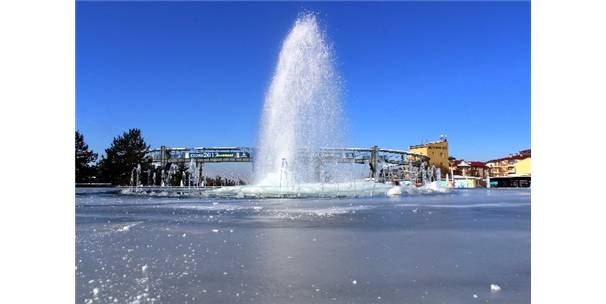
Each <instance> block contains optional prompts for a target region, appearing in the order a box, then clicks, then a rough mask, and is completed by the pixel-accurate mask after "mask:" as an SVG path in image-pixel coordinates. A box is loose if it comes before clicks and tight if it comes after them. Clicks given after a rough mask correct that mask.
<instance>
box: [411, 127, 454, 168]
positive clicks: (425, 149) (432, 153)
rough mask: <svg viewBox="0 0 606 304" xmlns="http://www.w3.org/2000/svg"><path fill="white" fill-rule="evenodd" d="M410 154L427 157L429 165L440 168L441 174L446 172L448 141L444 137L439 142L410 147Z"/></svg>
mask: <svg viewBox="0 0 606 304" xmlns="http://www.w3.org/2000/svg"><path fill="white" fill-rule="evenodd" d="M408 151H409V152H410V153H416V154H421V155H425V156H429V165H430V166H431V165H434V166H436V168H440V171H442V172H443V173H447V172H448V140H446V137H445V136H441V137H440V139H439V140H437V141H433V142H429V143H425V144H421V145H416V146H410V149H409V150H408Z"/></svg>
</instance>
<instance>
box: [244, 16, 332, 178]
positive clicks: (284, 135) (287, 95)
mask: <svg viewBox="0 0 606 304" xmlns="http://www.w3.org/2000/svg"><path fill="white" fill-rule="evenodd" d="M340 95H341V86H340V80H339V76H338V75H337V73H336V70H335V67H334V62H333V52H332V49H331V48H330V47H329V46H328V44H327V42H326V39H325V37H324V34H323V32H322V31H321V30H320V28H319V25H318V21H317V18H316V16H315V15H314V14H311V13H306V14H303V15H301V16H300V17H299V18H298V19H297V20H296V22H295V24H294V26H293V28H292V29H291V30H290V32H289V34H288V36H287V37H286V39H285V40H284V42H283V44H282V49H281V51H280V55H279V58H278V63H277V66H276V70H275V72H274V75H273V79H272V82H271V85H270V87H269V90H268V93H267V95H266V98H265V105H264V108H263V118H262V123H261V128H260V134H259V139H258V145H257V147H258V151H257V155H256V160H255V161H256V163H255V183H256V184H257V185H264V186H279V185H281V184H286V185H293V184H300V183H308V182H319V181H316V180H315V178H314V177H315V175H314V165H313V162H312V161H310V155H312V154H313V153H314V152H317V151H318V149H319V148H321V147H327V146H340V144H341V143H342V133H343V132H342V128H341V125H342V115H341V111H342V110H341V101H340ZM283 160H286V161H287V162H288V164H289V165H288V166H286V167H284V166H283ZM283 178H284V179H285V180H282V179H283Z"/></svg>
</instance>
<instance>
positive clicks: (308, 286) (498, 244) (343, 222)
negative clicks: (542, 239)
mask: <svg viewBox="0 0 606 304" xmlns="http://www.w3.org/2000/svg"><path fill="white" fill-rule="evenodd" d="M75 264H76V270H75V271H76V303H475V302H478V303H486V302H490V303H529V302H530V190H509V189H489V190H487V189H474V190H455V191H453V192H452V193H449V194H433V195H413V196H398V197H390V198H388V197H374V198H352V199H349V198H348V199H273V200H272V199H266V200H250V199H232V200H228V199H199V198H198V199H196V198H171V197H141V196H128V195H121V194H119V190H117V189H115V188H114V189H111V188H110V189H77V191H76V261H75ZM491 284H496V285H498V286H499V287H500V288H501V290H500V291H494V290H493V291H491V287H490V286H491Z"/></svg>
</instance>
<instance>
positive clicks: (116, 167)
mask: <svg viewBox="0 0 606 304" xmlns="http://www.w3.org/2000/svg"><path fill="white" fill-rule="evenodd" d="M148 150H149V146H148V145H147V144H146V143H145V140H144V139H143V137H142V136H141V130H139V129H130V130H128V132H124V134H122V136H118V137H115V138H114V140H113V142H112V144H111V146H110V147H109V148H107V149H105V156H104V157H102V159H101V161H100V163H99V167H100V173H101V175H102V177H103V179H104V180H105V181H107V182H111V183H112V184H113V185H128V184H129V183H130V177H131V173H132V171H133V169H134V168H135V167H136V166H137V165H138V164H141V166H142V170H146V169H147V167H148V163H149V161H148V160H147V159H145V156H146V154H147V151H148Z"/></svg>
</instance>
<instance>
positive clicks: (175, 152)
mask: <svg viewBox="0 0 606 304" xmlns="http://www.w3.org/2000/svg"><path fill="white" fill-rule="evenodd" d="M299 153H300V154H301V157H303V158H309V159H310V160H315V161H317V162H319V163H348V164H352V163H353V164H367V165H368V166H369V170H370V176H371V177H376V176H377V172H378V171H379V170H380V168H379V164H383V165H390V166H391V167H403V166H414V167H417V168H418V167H420V166H421V164H422V163H424V164H425V165H427V164H428V161H429V157H427V156H425V155H420V154H415V153H410V152H407V151H402V150H395V149H382V148H379V147H377V146H373V147H370V148H322V149H318V150H313V151H311V150H305V149H302V150H300V151H299ZM147 156H148V158H151V162H152V165H153V166H155V167H166V166H168V165H170V164H184V163H190V162H195V163H196V165H197V166H200V167H201V166H203V164H205V163H249V162H250V163H254V158H255V149H254V148H252V147H199V148H172V147H165V146H162V147H160V148H158V149H151V150H150V151H148V155H147ZM253 170H254V165H253Z"/></svg>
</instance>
